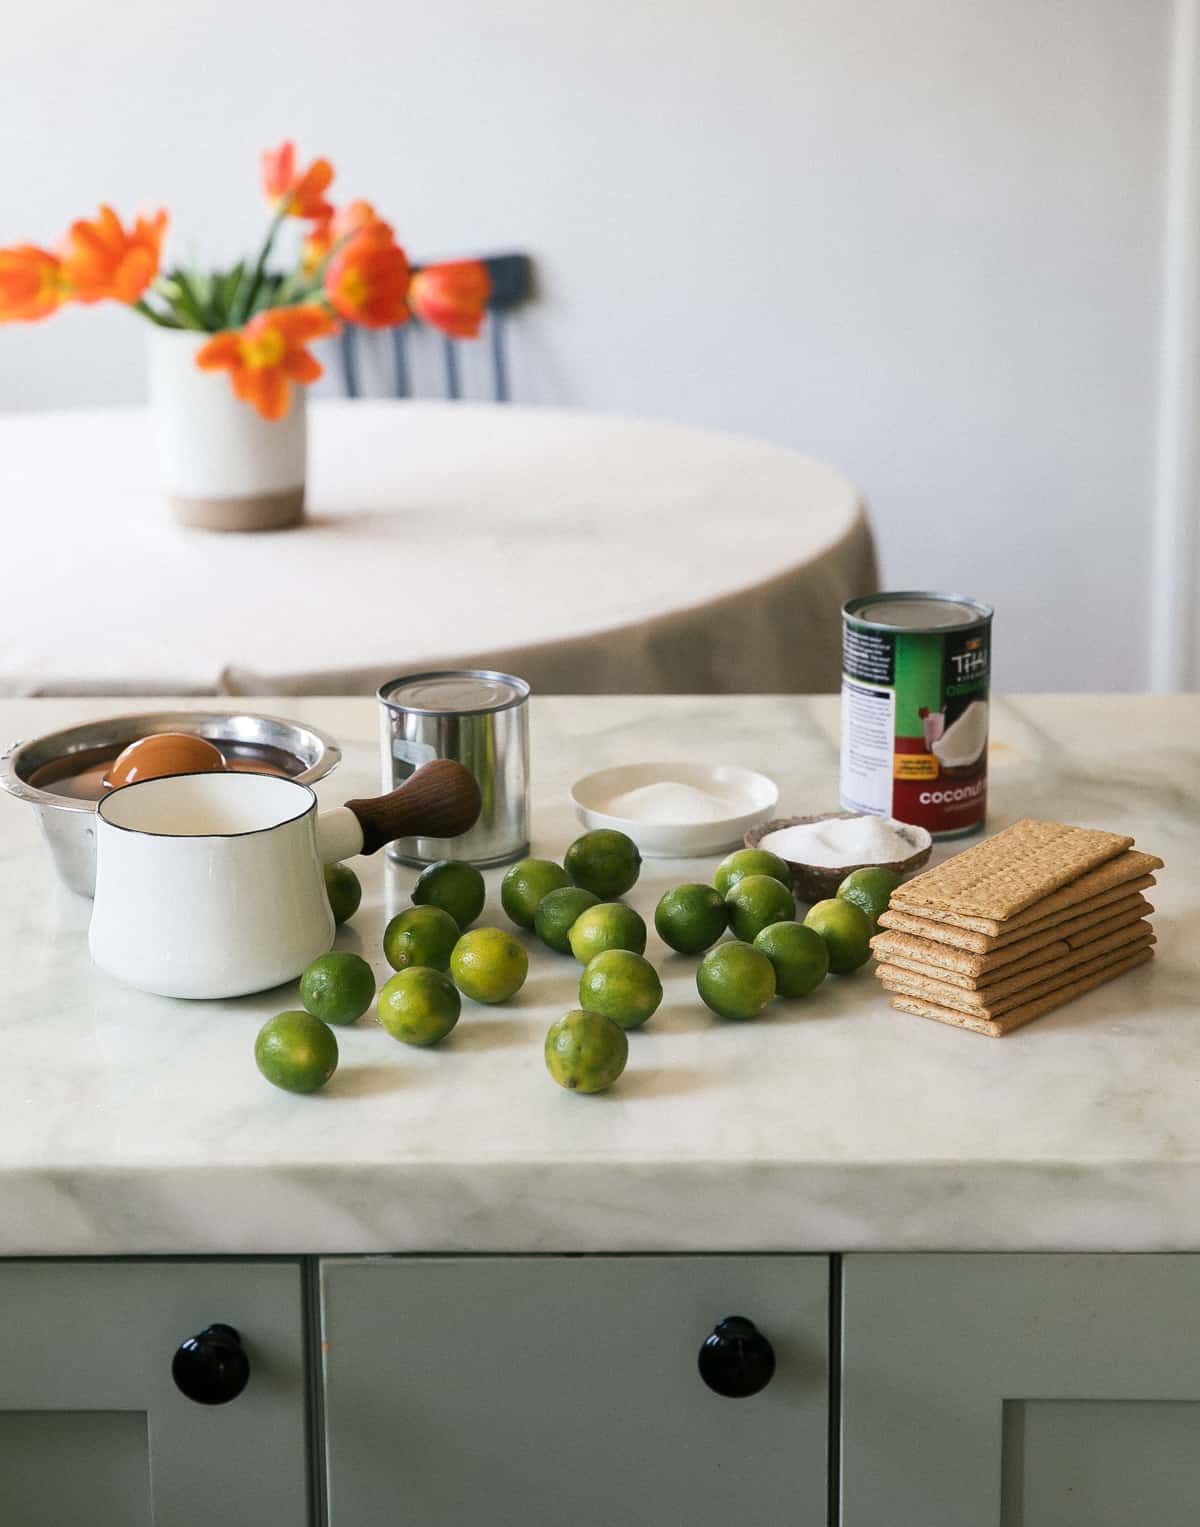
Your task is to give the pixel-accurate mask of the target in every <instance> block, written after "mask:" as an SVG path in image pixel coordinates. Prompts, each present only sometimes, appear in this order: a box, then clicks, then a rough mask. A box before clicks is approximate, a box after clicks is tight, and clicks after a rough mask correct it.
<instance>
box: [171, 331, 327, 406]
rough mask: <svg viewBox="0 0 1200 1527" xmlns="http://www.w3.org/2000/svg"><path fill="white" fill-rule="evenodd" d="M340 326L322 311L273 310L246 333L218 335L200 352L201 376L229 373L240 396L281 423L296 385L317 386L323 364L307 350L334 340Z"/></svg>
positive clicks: (233, 332) (198, 352)
mask: <svg viewBox="0 0 1200 1527" xmlns="http://www.w3.org/2000/svg"><path fill="white" fill-rule="evenodd" d="M336 329H337V324H336V323H335V322H334V320H333V319H332V318H331V317H330V316H329V314H328V313H327V312H326V311H325V309H324V308H322V307H317V306H316V304H315V303H309V304H306V305H304V306H301V307H294V308H268V309H267V311H266V312H265V313H259V314H257V315H256V316H255V317H254V318H252V319H251V320H250V322H249V323H248V324H247V325H246V326H245V328H243V329H227V330H226V331H225V332H224V333H223V334H216V335H214V336H213V338H212V339H210V340H209V341H208V343H207V344H206V345H204V346H203V347H202V348H201V349H200V350H198V351H197V352H196V364H197V366H199V367H200V369H201V371H228V372H229V380H230V382H231V383H232V385H233V391H234V394H235V396H237V397H238V398H240V399H241V401H242V402H243V403H252V404H253V405H254V407H255V408H257V409H258V411H259V413H260V414H261V415H262V416H263V418H264V419H282V418H283V416H284V414H286V413H287V411H288V407H289V405H290V403H291V400H292V383H293V382H301V383H304V382H315V381H316V380H317V378H318V377H319V376H320V375H321V364H320V362H319V361H318V360H317V358H316V356H314V355H311V354H310V353H309V351H308V350H307V349H305V346H306V345H307V344H308V343H309V342H310V341H311V340H314V339H324V338H325V336H326V335H327V334H333V333H334V332H335V331H336Z"/></svg>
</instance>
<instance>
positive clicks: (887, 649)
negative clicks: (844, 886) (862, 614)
mask: <svg viewBox="0 0 1200 1527" xmlns="http://www.w3.org/2000/svg"><path fill="white" fill-rule="evenodd" d="M990 659H991V651H990V632H989V630H988V627H987V626H986V625H985V624H982V623H976V624H971V625H967V626H965V627H964V628H963V629H960V630H955V629H953V628H950V629H941V630H936V631H896V630H891V631H889V630H876V631H872V630H864V629H862V628H861V627H859V628H855V627H854V626H853V625H852V624H851V623H850V621H848V622H847V625H846V628H845V636H844V643H843V681H842V782H841V783H842V805H843V806H844V807H845V808H847V809H848V810H851V811H865V812H871V813H874V814H876V815H891V816H893V817H895V818H896V819H897V820H899V821H901V822H912V823H915V824H917V825H918V826H921V827H926V828H928V829H929V831H930V832H931V833H934V834H940V833H957V832H968V831H970V830H971V829H972V828H973V827H976V826H978V825H979V824H980V823H981V822H982V821H983V817H984V813H985V810H986V804H987V735H988V678H989V672H990V666H991V662H990Z"/></svg>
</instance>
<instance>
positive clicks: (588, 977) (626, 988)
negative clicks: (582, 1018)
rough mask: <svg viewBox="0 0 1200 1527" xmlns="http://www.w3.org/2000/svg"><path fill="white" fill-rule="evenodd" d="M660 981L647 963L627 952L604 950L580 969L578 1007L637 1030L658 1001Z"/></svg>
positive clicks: (661, 991) (647, 961) (660, 990)
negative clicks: (581, 970) (581, 971)
mask: <svg viewBox="0 0 1200 1527" xmlns="http://www.w3.org/2000/svg"><path fill="white" fill-rule="evenodd" d="M662 995H663V989H662V982H661V981H660V980H659V979H658V971H657V970H655V968H654V966H653V965H651V963H650V961H649V960H644V959H643V958H642V956H641V955H640V954H634V953H633V951H632V950H629V949H605V950H604V952H603V953H602V954H598V955H597V956H596V958H595V959H594V960H589V961H588V963H587V964H586V965H585V966H584V970H583V974H582V975H581V976H580V978H579V1005H580V1007H581V1008H583V1010H584V1012H587V1013H603V1014H604V1016H605V1017H606V1018H611V1019H612V1021H613V1022H614V1023H619V1024H620V1025H621V1027H622V1028H623V1029H636V1028H640V1027H641V1025H642V1024H643V1023H645V1021H646V1019H647V1018H649V1017H650V1016H651V1014H652V1013H654V1012H655V1011H657V1008H658V1004H659V1003H660V1002H661V1001H662Z"/></svg>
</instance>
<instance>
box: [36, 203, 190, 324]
mask: <svg viewBox="0 0 1200 1527" xmlns="http://www.w3.org/2000/svg"><path fill="white" fill-rule="evenodd" d="M166 231H167V214H166V213H165V212H159V213H158V215H157V216H156V217H154V218H150V219H148V218H144V217H139V218H138V219H137V221H136V222H135V223H134V225H133V227H132V228H131V229H130V230H129V231H128V232H126V231H125V229H124V228H122V226H121V222H120V219H119V218H118V217H117V214H116V213H115V212H114V211H113V209H112V208H111V207H101V208H100V212H99V215H98V217H97V218H96V220H95V221H94V222H88V221H86V220H85V219H80V221H79V222H77V223H72V224H71V227H70V230H69V232H68V233H67V237H66V239H65V241H64V250H63V261H62V270H63V279H64V281H65V282H66V284H67V286H68V288H69V289H70V295H71V296H72V297H73V298H74V299H75V301H76V302H100V301H101V300H102V299H104V298H106V297H111V298H112V299H113V300H114V301H116V302H136V301H137V300H138V298H139V297H141V295H142V293H143V292H144V291H145V290H146V288H147V287H148V286H149V285H150V283H151V281H153V280H154V277H155V276H156V275H157V274H158V263H159V260H160V259H161V257H162V242H163V235H164V234H165V233H166Z"/></svg>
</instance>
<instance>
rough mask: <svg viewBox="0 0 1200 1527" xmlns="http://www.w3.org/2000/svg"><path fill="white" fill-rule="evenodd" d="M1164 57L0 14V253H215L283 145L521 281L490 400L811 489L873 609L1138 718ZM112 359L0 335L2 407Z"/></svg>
mask: <svg viewBox="0 0 1200 1527" xmlns="http://www.w3.org/2000/svg"><path fill="white" fill-rule="evenodd" d="M1169 28H1170V3H1169V0H606V3H605V4H602V5H598V4H596V3H595V0H438V3H437V4H436V5H429V4H427V3H421V4H417V3H414V0H341V3H340V4H338V5H331V4H328V3H324V0H290V3H287V4H284V3H279V0H209V3H207V4H205V3H201V0H197V3H192V4H188V5H186V6H185V5H183V4H182V3H179V0H176V3H175V4H174V5H173V6H171V8H170V9H168V5H167V4H164V3H163V0H123V3H122V4H121V5H120V6H119V7H118V6H111V7H104V8H102V10H98V9H97V7H96V6H95V5H94V4H92V3H84V0H58V3H57V4H55V5H52V6H41V7H33V6H27V5H26V6H11V7H9V9H8V12H7V14H6V17H5V24H4V29H3V33H4V35H3V52H2V54H0V145H3V161H2V162H3V165H4V178H3V186H4V194H3V197H2V198H0V238H2V239H3V241H5V242H13V241H16V240H17V239H18V238H33V239H49V238H50V237H52V236H53V235H54V234H55V233H56V232H57V231H58V230H59V229H61V228H62V227H64V226H65V224H66V223H67V221H68V220H69V219H70V218H71V217H72V216H74V215H78V214H79V213H81V212H82V211H84V210H86V209H87V208H89V207H90V206H92V205H94V203H95V202H96V201H98V200H99V199H100V198H101V197H104V198H107V199H110V200H112V201H113V202H115V203H116V204H117V205H118V206H120V207H122V208H124V209H132V208H134V207H135V206H138V205H157V204H158V203H160V202H162V203H166V204H168V205H169V206H170V207H171V209H172V211H173V213H174V217H175V230H176V231H175V238H174V243H173V246H172V248H173V252H174V253H175V254H176V255H189V254H195V255H197V256H200V257H207V256H214V257H228V256H229V255H230V254H231V253H233V252H235V251H237V250H239V249H240V248H242V247H244V246H245V245H247V244H248V243H249V242H250V241H251V239H252V238H253V237H254V236H255V234H256V231H257V228H258V225H259V223H260V222H261V211H260V208H259V205H258V201H257V197H256V187H255V174H256V152H257V149H258V147H259V146H260V145H265V144H269V143H273V142H275V141H278V140H279V139H280V138H282V137H284V136H286V135H293V136H295V137H296V138H297V139H298V140H299V143H300V145H301V149H302V152H304V153H306V154H311V153H316V152H323V153H327V154H328V155H329V156H330V157H331V158H333V160H334V161H335V163H336V164H337V166H338V169H339V181H338V185H339V187H340V188H341V190H342V191H343V192H344V193H345V194H347V195H349V194H357V195H361V194H366V195H369V196H370V197H372V198H373V199H375V200H376V201H377V202H378V203H379V204H380V205H381V206H382V207H383V208H384V209H385V210H386V211H387V212H388V213H389V214H390V215H391V216H392V217H393V218H394V221H395V222H396V224H397V227H398V230H399V232H400V235H401V237H402V238H403V239H404V241H405V242H406V243H407V245H408V247H409V249H410V251H411V252H413V253H414V254H416V255H419V256H431V255H436V254H438V253H444V252H459V251H469V250H476V249H479V250H483V249H500V248H505V247H522V248H526V249H528V250H529V251H530V252H531V253H532V254H533V256H534V257H535V259H536V261H537V263H538V267H539V269H540V272H541V278H542V291H541V299H540V302H539V304H538V307H537V309H536V311H535V312H533V313H531V315H530V317H529V318H528V320H527V321H526V323H525V325H524V329H523V333H522V335H521V341H520V353H519V355H518V357H517V360H518V386H519V389H520V390H521V392H522V394H523V395H524V396H525V397H526V398H528V399H530V400H535V401H539V400H546V401H554V402H565V403H571V404H578V405H580V406H583V407H590V408H603V409H609V410H618V411H627V412H630V413H638V414H649V415H659V416H663V417H669V418H678V419H684V420H689V421H695V422H699V423H709V424H713V425H720V426H724V427H728V428H732V429H738V430H745V431H750V432H753V433H756V434H760V435H765V436H768V437H770V438H772V439H776V440H780V441H784V442H788V443H790V444H793V445H796V446H799V447H801V448H803V449H805V450H809V451H812V452H813V453H815V454H817V455H820V456H824V457H827V458H828V459H830V460H832V461H834V462H836V463H838V464H839V465H840V466H842V467H843V468H844V469H845V470H846V471H847V472H849V473H850V474H851V475H852V476H853V477H855V478H856V479H857V480H858V481H859V482H860V483H861V484H862V485H863V487H864V489H865V491H866V493H867V494H868V496H869V498H870V501H871V503H872V505H873V509H874V514H875V520H876V525H877V529H878V534H879V540H880V544H881V550H882V556H883V563H884V570H885V577H886V579H887V581H888V582H889V583H890V584H892V585H893V586H902V587H903V586H913V585H920V586H928V587H946V588H952V589H959V590H963V591H966V592H971V593H977V594H979V595H981V596H983V597H987V598H990V599H993V600H994V602H995V604H996V607H997V629H996V648H997V670H998V673H997V678H998V682H999V683H1001V684H1002V685H1004V686H1005V687H1011V688H1029V689H1048V688H1067V687H1089V688H1139V687H1142V686H1143V685H1144V684H1145V682H1146V679H1147V661H1148V658H1147V651H1148V647H1147V640H1148V636H1147V633H1148V611H1149V600H1150V590H1149V578H1150V571H1149V569H1150V557H1149V546H1148V539H1149V536H1150V531H1151V522H1152V499H1153V476H1154V445H1155V421H1156V385H1157V367H1158V353H1159V341H1160V332H1159V317H1160V315H1159V287H1160V271H1161V267H1162V263H1163V248H1162V243H1163V240H1162V229H1163V222H1164V207H1163V175H1164V164H1165V144H1166V132H1165V128H1166V103H1165V93H1166V88H1167V80H1168V71H1169V35H1168V34H1169ZM140 339H141V336H140V333H139V332H138V324H137V323H136V322H135V321H134V320H133V319H131V318H130V317H129V316H128V315H126V314H124V313H122V312H115V311H114V312H100V311H98V310H92V311H78V312H71V313H67V314H65V315H63V316H61V317H60V318H58V319H56V320H55V321H54V322H53V323H51V324H45V325H39V326H37V327H30V328H22V329H19V330H17V329H14V328H9V329H6V330H4V331H0V407H7V408H28V407H45V406H51V405H60V404H65V403H88V402H96V401H114V402H115V401H125V400H129V399H135V398H137V397H139V396H140V395H141V391H142V385H143V381H142V366H141V358H140ZM5 507H6V510H8V511H10V512H11V508H12V507H14V506H5ZM785 537H786V529H784V530H783V531H782V532H781V538H785ZM784 552H785V548H784V546H783V545H780V546H778V547H764V548H763V556H764V561H769V560H772V559H774V558H776V557H778V556H780V555H783V554H784Z"/></svg>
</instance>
